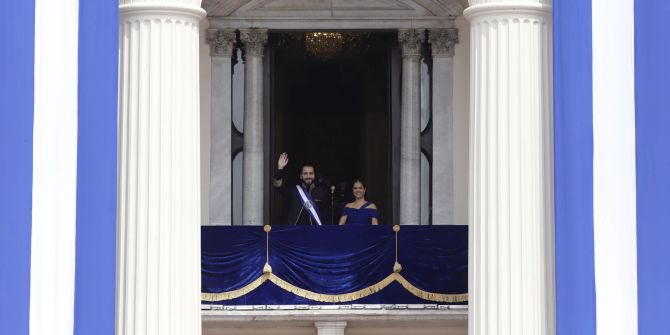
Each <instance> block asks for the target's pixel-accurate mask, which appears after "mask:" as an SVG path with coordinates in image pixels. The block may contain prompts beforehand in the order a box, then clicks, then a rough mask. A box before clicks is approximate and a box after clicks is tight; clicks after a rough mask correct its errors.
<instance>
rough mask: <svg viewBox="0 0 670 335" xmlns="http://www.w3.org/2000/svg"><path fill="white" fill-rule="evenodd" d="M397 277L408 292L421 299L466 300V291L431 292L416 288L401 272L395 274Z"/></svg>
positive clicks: (438, 300) (439, 300)
mask: <svg viewBox="0 0 670 335" xmlns="http://www.w3.org/2000/svg"><path fill="white" fill-rule="evenodd" d="M397 275H398V277H397V278H396V280H397V281H398V283H400V285H402V287H404V288H405V289H406V290H407V291H409V293H412V294H414V295H415V296H417V297H419V298H421V299H423V300H429V301H436V302H465V301H468V294H467V293H462V294H442V293H433V292H426V291H424V290H420V289H418V288H417V287H416V286H414V285H412V283H410V282H409V281H407V279H405V277H403V276H402V275H401V274H399V273H398V274H397Z"/></svg>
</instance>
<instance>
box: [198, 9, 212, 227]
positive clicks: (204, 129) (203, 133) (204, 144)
mask: <svg viewBox="0 0 670 335" xmlns="http://www.w3.org/2000/svg"><path fill="white" fill-rule="evenodd" d="M207 28H209V21H208V20H207V19H203V20H202V21H200V199H201V201H200V204H201V207H200V208H201V213H202V215H201V221H200V222H201V224H202V225H209V148H210V130H211V112H210V110H211V109H210V97H211V86H210V83H211V79H212V74H211V73H212V71H211V57H210V56H209V44H207V43H205V36H206V33H207Z"/></svg>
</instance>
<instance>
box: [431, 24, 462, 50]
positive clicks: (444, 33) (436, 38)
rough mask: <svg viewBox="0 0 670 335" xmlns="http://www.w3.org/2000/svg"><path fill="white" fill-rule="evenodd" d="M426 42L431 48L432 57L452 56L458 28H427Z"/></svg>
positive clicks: (456, 41)
mask: <svg viewBox="0 0 670 335" xmlns="http://www.w3.org/2000/svg"><path fill="white" fill-rule="evenodd" d="M428 42H430V45H431V49H432V50H433V57H454V53H455V48H454V47H455V46H456V43H458V29H456V28H444V29H429V30H428Z"/></svg>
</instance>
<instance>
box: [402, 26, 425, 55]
mask: <svg viewBox="0 0 670 335" xmlns="http://www.w3.org/2000/svg"><path fill="white" fill-rule="evenodd" d="M421 32H422V31H420V30H418V29H399V30H398V42H399V43H400V48H401V49H402V56H403V57H408V56H416V57H419V56H420V55H421V42H422V41H423V38H422V36H421V35H422V33H421Z"/></svg>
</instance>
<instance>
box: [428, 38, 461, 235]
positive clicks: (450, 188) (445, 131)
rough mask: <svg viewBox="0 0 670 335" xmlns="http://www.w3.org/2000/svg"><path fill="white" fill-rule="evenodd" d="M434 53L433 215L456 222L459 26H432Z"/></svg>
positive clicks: (442, 221) (441, 220)
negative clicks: (455, 98)
mask: <svg viewBox="0 0 670 335" xmlns="http://www.w3.org/2000/svg"><path fill="white" fill-rule="evenodd" d="M428 41H429V42H430V44H431V49H432V56H433V85H432V88H433V104H432V112H433V115H432V119H433V164H432V177H433V178H432V181H433V183H432V184H433V187H432V193H433V194H432V199H433V202H432V211H433V213H432V218H433V224H434V225H441V224H454V105H453V104H454V48H455V45H456V43H458V29H456V28H446V29H430V30H429V31H428Z"/></svg>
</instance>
